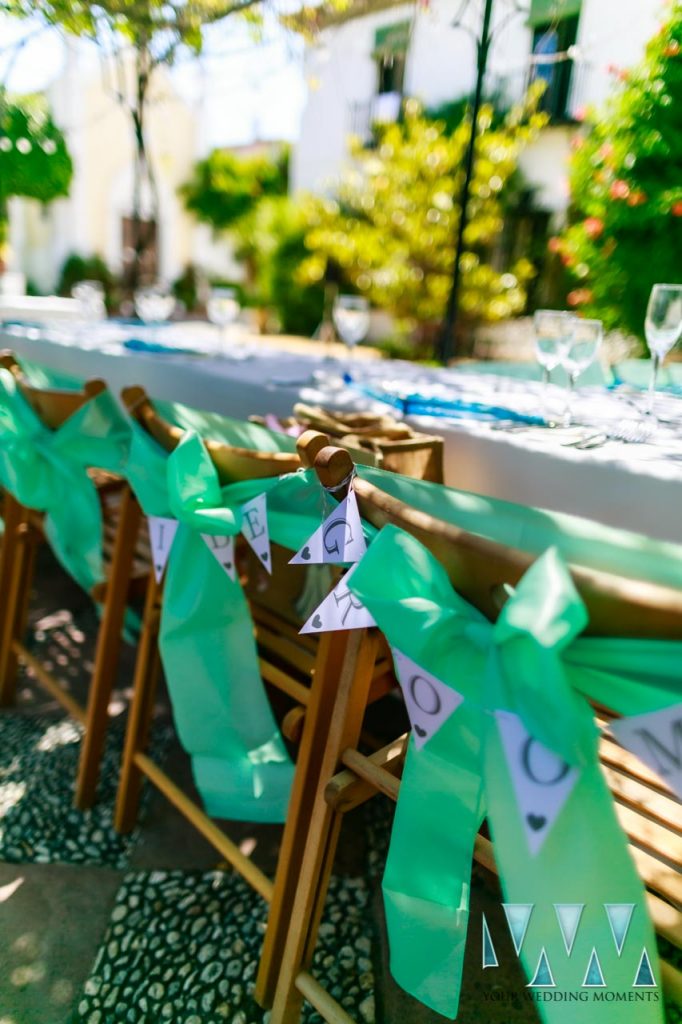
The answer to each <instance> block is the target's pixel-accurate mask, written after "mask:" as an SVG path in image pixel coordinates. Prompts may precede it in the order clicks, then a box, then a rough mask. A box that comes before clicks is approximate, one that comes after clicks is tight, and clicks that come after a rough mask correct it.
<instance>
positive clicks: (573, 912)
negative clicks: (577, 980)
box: [554, 903, 585, 956]
mask: <svg viewBox="0 0 682 1024" xmlns="http://www.w3.org/2000/svg"><path fill="white" fill-rule="evenodd" d="M584 909H585V904H584V903H555V904H554V913H555V914H556V916H557V921H558V922H559V928H560V929H561V937H562V939H563V940H564V946H565V948H566V955H567V956H570V955H571V950H572V949H573V943H574V942H575V937H576V935H577V934H578V925H579V924H580V918H581V917H582V913H583V910H584Z"/></svg>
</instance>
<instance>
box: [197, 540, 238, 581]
mask: <svg viewBox="0 0 682 1024" xmlns="http://www.w3.org/2000/svg"><path fill="white" fill-rule="evenodd" d="M201 536H202V539H203V541H204V543H205V544H206V547H207V548H208V550H209V551H210V552H211V554H212V555H213V556H214V558H215V560H216V562H217V563H218V565H220V566H221V567H222V568H223V569H224V570H225V572H226V573H227V575H228V576H229V577H230V579H231V580H236V579H237V568H236V566H235V564H234V537H214V536H212V535H211V534H210V533H202V535H201Z"/></svg>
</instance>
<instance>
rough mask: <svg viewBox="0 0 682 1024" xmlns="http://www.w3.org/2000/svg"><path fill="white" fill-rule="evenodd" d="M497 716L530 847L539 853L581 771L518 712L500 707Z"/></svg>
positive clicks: (532, 851) (531, 850)
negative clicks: (536, 733)
mask: <svg viewBox="0 0 682 1024" xmlns="http://www.w3.org/2000/svg"><path fill="white" fill-rule="evenodd" d="M495 717H496V718H497V725H498V728H499V730H500V736H501V737H502V746H503V748H504V753H505V756H506V759H507V765H508V768H509V774H510V776H511V781H512V785H513V787H514V792H515V794H516V800H517V803H518V805H519V811H520V812H521V817H522V820H523V829H524V832H525V834H526V840H527V842H528V848H529V850H530V853H531V855H532V856H535V854H536V853H537V852H538V851H539V850H540V849H541V848H542V846H543V844H544V842H545V840H546V838H547V836H548V835H549V833H550V830H551V828H552V825H553V824H554V822H555V821H556V819H557V818H558V816H559V814H560V813H561V809H562V807H563V806H564V804H565V803H566V800H567V799H568V798H569V796H570V794H571V792H572V790H573V787H574V786H575V784H576V782H577V781H578V776H579V774H580V773H579V771H578V769H577V768H572V767H571V766H570V765H568V764H566V763H565V762H564V761H562V760H561V759H560V758H558V757H557V755H556V754H554V753H553V752H552V751H551V750H548V749H547V747H545V746H543V744H542V743H540V742H539V741H538V740H536V739H534V738H533V737H532V736H531V735H530V733H529V732H528V730H527V729H526V727H525V726H524V724H523V722H522V721H521V719H520V718H519V717H518V715H515V714H513V713H512V712H510V711H496V712H495Z"/></svg>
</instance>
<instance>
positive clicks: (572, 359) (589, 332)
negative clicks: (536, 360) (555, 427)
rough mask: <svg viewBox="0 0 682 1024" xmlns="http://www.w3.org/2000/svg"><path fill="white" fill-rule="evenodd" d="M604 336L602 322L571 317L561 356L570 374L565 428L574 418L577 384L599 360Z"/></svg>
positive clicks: (562, 363) (563, 364)
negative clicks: (584, 373)
mask: <svg viewBox="0 0 682 1024" xmlns="http://www.w3.org/2000/svg"><path fill="white" fill-rule="evenodd" d="M602 334H603V328H602V322H601V320H581V319H580V318H579V317H571V333H570V336H569V339H568V342H567V344H566V346H565V347H564V349H563V352H562V354H561V365H562V366H563V367H564V369H565V370H566V373H567V374H568V396H567V400H566V410H565V412H564V426H565V427H569V426H570V425H571V421H572V418H573V397H574V394H575V382H576V380H577V379H578V377H579V376H580V374H581V373H582V372H583V371H584V370H586V369H587V367H588V366H590V364H591V363H593V362H594V360H595V359H596V358H597V353H598V352H599V347H600V345H601V341H602Z"/></svg>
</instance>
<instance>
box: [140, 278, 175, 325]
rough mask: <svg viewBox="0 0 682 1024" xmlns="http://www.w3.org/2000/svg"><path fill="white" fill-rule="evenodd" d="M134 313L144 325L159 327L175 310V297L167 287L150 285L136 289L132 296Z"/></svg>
mask: <svg viewBox="0 0 682 1024" xmlns="http://www.w3.org/2000/svg"><path fill="white" fill-rule="evenodd" d="M134 299H135V312H136V313H137V315H138V316H139V318H140V320H142V322H143V323H145V324H153V325H155V326H157V327H158V326H159V325H160V324H162V323H165V322H166V320H169V319H170V317H171V316H172V315H173V310H174V309H175V296H174V295H173V294H172V292H171V291H170V289H169V287H168V285H165V284H160V283H159V284H152V285H147V286H145V287H143V288H138V289H137V290H136V292H135V295H134Z"/></svg>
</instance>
